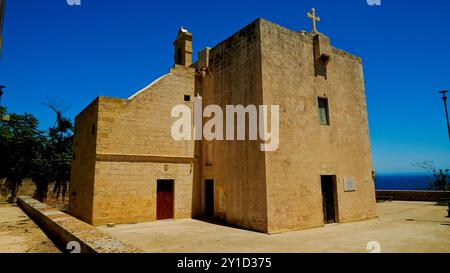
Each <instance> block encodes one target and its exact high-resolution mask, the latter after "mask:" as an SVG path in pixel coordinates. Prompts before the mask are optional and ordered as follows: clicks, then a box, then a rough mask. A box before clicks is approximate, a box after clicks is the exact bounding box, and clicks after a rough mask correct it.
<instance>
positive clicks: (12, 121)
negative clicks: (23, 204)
mask: <svg viewBox="0 0 450 273" xmlns="http://www.w3.org/2000/svg"><path fill="white" fill-rule="evenodd" d="M5 115H6V109H5V108H3V107H2V108H0V155H1V156H0V178H1V179H5V186H6V189H7V190H8V191H9V192H10V198H9V201H10V202H14V200H15V198H16V197H17V193H18V191H19V188H20V186H21V185H22V181H23V179H25V178H28V177H30V175H31V168H32V161H33V159H34V157H35V154H36V150H37V149H38V146H39V145H40V141H41V140H42V139H43V138H44V134H43V132H42V131H40V130H39V129H38V125H39V123H38V120H37V119H36V118H35V117H34V116H33V115H31V114H27V113H25V114H24V115H16V114H10V115H9V119H8V120H7V121H6V120H3V118H2V117H3V116H5Z"/></svg>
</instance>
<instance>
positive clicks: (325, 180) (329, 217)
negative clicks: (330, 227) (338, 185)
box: [321, 175, 336, 224]
mask: <svg viewBox="0 0 450 273" xmlns="http://www.w3.org/2000/svg"><path fill="white" fill-rule="evenodd" d="M321 182H322V204H323V217H324V222H325V223H326V224H331V223H336V206H335V204H336V202H335V201H336V200H335V196H336V195H335V185H334V184H335V178H334V176H328V175H327V176H322V178H321Z"/></svg>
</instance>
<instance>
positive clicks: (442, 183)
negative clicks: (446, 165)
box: [413, 161, 450, 191]
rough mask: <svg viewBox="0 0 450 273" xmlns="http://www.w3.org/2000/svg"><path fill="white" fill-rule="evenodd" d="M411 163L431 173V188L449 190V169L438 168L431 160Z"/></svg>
mask: <svg viewBox="0 0 450 273" xmlns="http://www.w3.org/2000/svg"><path fill="white" fill-rule="evenodd" d="M413 165H414V166H416V167H419V168H422V169H424V170H426V171H430V172H432V173H433V181H432V185H431V189H432V190H439V191H450V173H449V171H450V170H449V169H438V168H436V167H435V166H434V162H433V161H423V162H421V163H416V164H413Z"/></svg>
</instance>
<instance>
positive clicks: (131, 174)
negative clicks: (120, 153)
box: [93, 161, 194, 225]
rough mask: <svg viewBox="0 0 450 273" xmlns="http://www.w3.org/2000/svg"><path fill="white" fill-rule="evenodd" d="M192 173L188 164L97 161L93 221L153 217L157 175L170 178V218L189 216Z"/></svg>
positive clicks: (161, 177)
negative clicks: (171, 199) (172, 184)
mask: <svg viewBox="0 0 450 273" xmlns="http://www.w3.org/2000/svg"><path fill="white" fill-rule="evenodd" d="M166 169H167V171H166ZM193 174H194V169H193V165H191V164H182V163H180V164H166V163H152V162H124V161H122V162H108V161H100V162H97V165H96V175H95V190H94V205H93V208H94V214H93V224H94V225H102V224H107V223H133V222H144V221H155V220H156V194H157V193H156V185H157V180H158V179H170V180H174V188H175V189H174V218H175V219H183V218H190V217H191V216H192V215H191V211H192V202H193V183H192V181H193V180H194V178H193Z"/></svg>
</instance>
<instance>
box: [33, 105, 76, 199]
mask: <svg viewBox="0 0 450 273" xmlns="http://www.w3.org/2000/svg"><path fill="white" fill-rule="evenodd" d="M46 105H47V106H48V107H49V108H50V109H51V110H53V111H54V112H55V115H56V122H55V125H54V126H53V127H51V128H49V130H48V135H47V138H46V139H45V140H42V141H41V142H40V144H41V145H40V146H39V148H40V149H38V150H37V155H36V158H35V160H34V165H35V168H34V169H35V171H34V177H33V181H35V183H36V194H35V196H36V198H37V199H38V200H40V201H45V199H46V198H47V192H48V186H49V184H50V183H51V182H54V183H55V184H54V188H53V193H55V194H56V197H57V199H59V197H60V196H62V199H63V201H64V200H65V196H66V192H67V188H68V184H69V180H70V168H71V163H72V150H73V149H72V144H73V143H72V142H73V125H72V122H71V121H70V120H69V119H68V118H66V117H64V116H63V112H64V109H63V107H62V106H61V104H56V103H47V104H46Z"/></svg>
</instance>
